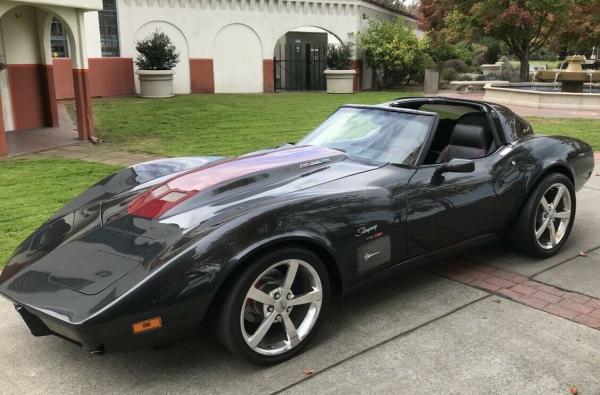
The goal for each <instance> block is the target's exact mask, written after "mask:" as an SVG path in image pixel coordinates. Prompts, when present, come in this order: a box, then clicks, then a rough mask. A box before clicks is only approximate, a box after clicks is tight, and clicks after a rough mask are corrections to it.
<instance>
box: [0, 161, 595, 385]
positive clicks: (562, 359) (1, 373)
mask: <svg viewBox="0 0 600 395" xmlns="http://www.w3.org/2000/svg"><path fill="white" fill-rule="evenodd" d="M88 158H89V157H88ZM106 160H108V159H106ZM596 166H597V168H596V169H597V170H596V171H595V173H596V174H598V173H599V171H598V169H600V167H598V166H600V161H597V163H596ZM599 200H600V175H595V176H593V177H592V180H591V182H590V183H589V184H588V185H587V186H586V187H585V188H584V189H583V190H582V191H580V193H579V194H578V206H577V218H576V221H575V225H574V228H573V232H572V234H571V237H570V240H569V242H568V244H567V245H566V246H565V248H564V249H563V250H562V251H561V253H560V254H559V255H557V256H556V257H553V258H551V259H547V260H536V259H530V258H528V257H525V256H522V255H518V254H516V253H513V252H512V251H510V250H509V249H507V248H506V247H504V246H502V245H500V244H490V245H487V246H484V247H482V248H479V249H475V250H472V251H469V252H466V253H464V254H461V255H460V256H459V257H454V258H451V259H446V260H443V261H441V262H438V263H437V264H436V265H432V266H429V267H426V268H423V269H421V270H416V271H413V272H411V273H408V274H404V275H402V276H398V277H394V278H390V279H388V280H387V281H385V282H383V283H379V284H377V285H375V286H373V287H371V288H367V289H364V290H362V291H360V292H357V293H355V294H352V295H349V296H348V297H346V298H344V299H340V300H336V301H334V303H333V306H332V308H331V309H330V310H329V312H328V315H327V316H326V317H325V321H324V324H323V327H322V328H321V329H322V330H321V331H320V332H319V334H318V336H317V337H316V339H315V342H314V343H313V344H312V345H311V346H310V347H309V348H308V349H307V350H306V352H305V353H303V354H302V355H300V356H299V357H297V358H295V359H293V360H291V361H288V362H286V363H283V364H280V365H278V366H274V367H269V368H260V367H255V366H251V365H248V364H245V363H244V362H241V361H239V360H236V359H235V358H233V357H231V356H230V355H229V354H228V353H227V352H226V351H225V350H224V349H223V348H222V347H221V346H219V345H218V344H216V343H215V341H214V340H212V338H211V337H210V336H209V335H208V334H207V333H206V332H205V331H202V332H201V333H200V334H199V335H198V337H197V338H195V339H192V340H189V341H186V342H183V343H181V344H178V345H175V346H173V347H171V348H167V349H161V350H145V351H137V352H130V353H121V354H107V355H104V356H100V357H97V356H91V355H87V354H85V353H84V352H83V351H82V350H81V349H79V348H77V347H76V346H73V345H72V344H70V343H67V342H65V341H64V340H61V339H58V338H55V337H44V338H33V337H32V336H31V335H30V334H29V332H28V330H27V328H26V327H25V325H24V324H23V323H22V322H21V320H20V318H19V317H18V315H17V314H16V313H15V312H14V309H13V307H12V306H11V305H10V303H8V302H6V301H1V302H0V316H1V317H2V320H0V336H1V338H2V339H3V340H2V341H1V342H0V382H2V393H7V394H12V393H14V394H21V393H45V394H48V393H61V394H64V393H90V392H91V393H96V392H103V393H123V392H126V393H129V392H134V393H244V394H254V393H273V392H284V393H302V394H304V393H406V394H415V393H419V394H427V393H460V394H464V393H466V394H469V393H474V394H479V393H515V394H530V393H536V394H537V393H539V394H568V393H569V388H570V386H575V387H577V389H578V391H579V393H580V394H598V393H600V351H599V350H600V330H599V328H600V305H597V303H600V294H599V293H600V291H598V289H599V287H598V285H597V284H600V238H599V237H598V234H600V212H599V211H598V208H597V207H598V206H597V202H598V201H599ZM594 317H597V318H598V321H594ZM306 369H308V370H306ZM305 372H312V373H310V374H306V373H305Z"/></svg>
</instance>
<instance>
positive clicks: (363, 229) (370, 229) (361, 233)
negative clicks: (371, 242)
mask: <svg viewBox="0 0 600 395" xmlns="http://www.w3.org/2000/svg"><path fill="white" fill-rule="evenodd" d="M376 230H377V225H373V226H368V227H367V226H361V227H360V228H358V230H357V231H356V234H355V235H354V236H356V237H360V236H364V235H368V234H369V233H371V232H375V231H376Z"/></svg>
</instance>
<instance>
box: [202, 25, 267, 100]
mask: <svg viewBox="0 0 600 395" xmlns="http://www.w3.org/2000/svg"><path fill="white" fill-rule="evenodd" d="M262 54H263V44H262V41H261V39H260V36H259V35H258V34H257V32H256V30H254V29H253V28H252V27H250V26H248V25H246V24H244V23H230V24H227V25H225V26H223V27H222V28H221V29H219V31H218V32H217V34H216V35H215V39H214V40H213V62H214V63H213V69H214V82H215V93H257V92H262V91H263V55H262Z"/></svg>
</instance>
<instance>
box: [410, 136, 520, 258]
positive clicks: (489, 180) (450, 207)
mask: <svg viewBox="0 0 600 395" xmlns="http://www.w3.org/2000/svg"><path fill="white" fill-rule="evenodd" d="M524 156H526V153H524V152H523V150H519V149H514V148H513V147H512V146H506V147H500V148H499V149H498V150H496V152H495V153H493V154H492V155H490V156H488V157H485V158H481V159H475V160H473V162H474V165H475V170H474V171H473V172H470V173H452V172H445V173H443V174H437V173H436V170H437V169H438V168H439V166H440V165H426V166H419V167H418V168H417V171H416V172H415V174H414V176H413V177H412V179H411V180H410V182H409V186H408V191H407V240H408V246H407V249H408V256H409V257H415V256H419V255H422V254H426V253H429V252H433V251H436V250H439V249H443V248H445V247H450V246H453V245H456V244H458V243H461V242H463V241H466V240H471V239H475V238H478V237H482V238H483V237H486V236H491V235H494V234H497V233H498V232H500V231H502V229H503V227H504V226H505V224H506V222H507V219H508V218H509V217H510V216H511V214H512V212H513V211H514V210H515V207H516V205H517V202H518V201H519V200H520V198H521V196H522V193H523V192H522V191H523V185H522V179H523V170H522V166H520V165H519V164H520V163H522V162H523V161H524V160H525V158H524Z"/></svg>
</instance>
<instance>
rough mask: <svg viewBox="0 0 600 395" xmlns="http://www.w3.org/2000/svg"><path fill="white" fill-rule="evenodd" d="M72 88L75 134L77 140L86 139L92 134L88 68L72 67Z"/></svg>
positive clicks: (92, 124) (92, 117)
mask: <svg viewBox="0 0 600 395" xmlns="http://www.w3.org/2000/svg"><path fill="white" fill-rule="evenodd" d="M73 88H74V91H75V108H76V110H77V134H78V136H79V140H87V139H90V138H92V137H93V136H94V114H93V111H92V95H91V94H90V79H89V70H88V69H73Z"/></svg>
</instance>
